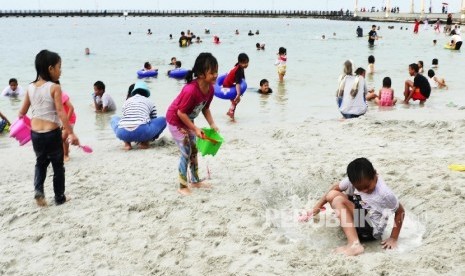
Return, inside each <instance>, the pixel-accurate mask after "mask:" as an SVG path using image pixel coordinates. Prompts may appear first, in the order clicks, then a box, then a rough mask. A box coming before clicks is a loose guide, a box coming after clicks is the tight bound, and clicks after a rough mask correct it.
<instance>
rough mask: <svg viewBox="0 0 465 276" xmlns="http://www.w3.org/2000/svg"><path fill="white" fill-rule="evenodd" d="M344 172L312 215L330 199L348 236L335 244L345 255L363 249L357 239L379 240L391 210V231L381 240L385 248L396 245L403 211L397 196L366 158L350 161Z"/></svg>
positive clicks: (392, 247)
mask: <svg viewBox="0 0 465 276" xmlns="http://www.w3.org/2000/svg"><path fill="white" fill-rule="evenodd" d="M347 176H348V177H347V178H345V179H343V180H342V181H341V182H340V183H336V184H334V185H333V186H332V187H331V189H330V190H329V192H327V193H326V194H325V195H324V196H323V197H322V198H321V199H320V200H319V201H318V202H317V203H316V205H315V206H314V207H313V211H312V214H313V215H316V214H318V213H319V212H320V209H321V208H322V207H323V205H325V204H326V203H327V202H329V204H331V208H333V209H334V211H335V212H336V215H337V217H338V218H339V221H340V225H341V227H342V230H343V231H344V234H345V236H346V238H347V245H345V246H341V247H338V248H337V249H336V252H337V253H342V254H345V255H347V256H355V255H359V254H361V253H363V251H364V248H363V246H362V245H361V244H360V241H373V240H380V239H381V236H382V234H383V232H384V229H385V228H386V224H387V221H388V219H389V215H390V214H391V213H392V212H394V213H395V217H394V226H393V228H392V231H391V235H390V237H389V238H388V239H386V240H384V241H382V242H381V244H382V248H384V249H394V248H396V247H397V239H398V238H399V233H400V229H401V228H402V222H403V220H404V214H405V212H404V208H403V207H402V205H401V204H400V202H399V201H398V200H397V197H396V196H395V195H394V193H393V192H392V191H391V189H389V187H388V186H387V185H386V183H385V182H384V180H382V179H381V177H379V176H378V174H377V173H376V170H375V169H374V168H373V165H372V164H371V162H370V161H368V159H366V158H357V159H355V160H354V161H352V162H350V163H349V165H348V166H347ZM343 191H345V193H343Z"/></svg>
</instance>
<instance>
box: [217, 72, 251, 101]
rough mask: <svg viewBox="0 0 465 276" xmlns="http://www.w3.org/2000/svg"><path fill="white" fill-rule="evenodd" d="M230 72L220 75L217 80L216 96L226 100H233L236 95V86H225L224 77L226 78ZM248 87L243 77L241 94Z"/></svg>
mask: <svg viewBox="0 0 465 276" xmlns="http://www.w3.org/2000/svg"><path fill="white" fill-rule="evenodd" d="M227 75H228V74H223V75H221V76H219V77H218V79H217V80H216V82H215V86H214V88H215V96H217V97H218V98H220V99H225V100H232V99H234V98H235V97H236V95H237V93H236V86H233V87H223V82H224V79H225V78H226V76H227ZM246 89H247V83H246V82H245V79H242V81H241V95H242V94H244V92H245V90H246Z"/></svg>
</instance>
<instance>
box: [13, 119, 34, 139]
mask: <svg viewBox="0 0 465 276" xmlns="http://www.w3.org/2000/svg"><path fill="white" fill-rule="evenodd" d="M10 137H13V138H15V139H16V140H18V142H19V145H20V146H22V145H24V144H26V143H27V142H29V141H30V140H31V119H29V117H27V116H23V117H22V118H18V120H16V121H15V122H14V123H13V124H12V125H11V126H10Z"/></svg>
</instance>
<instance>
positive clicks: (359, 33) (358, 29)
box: [356, 26, 363, 37]
mask: <svg viewBox="0 0 465 276" xmlns="http://www.w3.org/2000/svg"><path fill="white" fill-rule="evenodd" d="M356 32H357V36H358V37H362V36H363V29H362V28H360V26H358V27H357V31H356Z"/></svg>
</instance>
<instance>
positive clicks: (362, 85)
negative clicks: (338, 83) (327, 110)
mask: <svg viewBox="0 0 465 276" xmlns="http://www.w3.org/2000/svg"><path fill="white" fill-rule="evenodd" d="M357 78H358V93H357V95H356V96H355V98H352V95H350V91H351V90H352V87H353V86H354V83H355V81H356V80H357ZM367 92H368V89H367V86H366V82H365V78H364V77H362V76H351V75H348V76H347V77H346V79H345V84H344V95H343V97H342V103H341V106H340V107H339V111H340V112H341V113H343V114H351V115H363V114H365V112H366V111H367V108H368V106H367V103H366V102H365V95H366V94H367Z"/></svg>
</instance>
